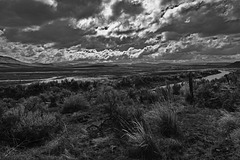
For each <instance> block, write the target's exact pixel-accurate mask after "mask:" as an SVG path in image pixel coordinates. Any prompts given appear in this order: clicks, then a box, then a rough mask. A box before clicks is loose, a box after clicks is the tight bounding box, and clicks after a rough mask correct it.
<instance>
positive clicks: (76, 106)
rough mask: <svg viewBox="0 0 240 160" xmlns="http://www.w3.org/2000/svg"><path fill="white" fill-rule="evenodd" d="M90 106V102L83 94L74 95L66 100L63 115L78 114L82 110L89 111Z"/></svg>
mask: <svg viewBox="0 0 240 160" xmlns="http://www.w3.org/2000/svg"><path fill="white" fill-rule="evenodd" d="M89 106H90V105H89V103H88V101H87V100H86V99H85V98H84V96H83V95H82V94H76V95H72V96H70V97H68V98H66V99H65V101H64V103H63V109H62V113H63V114H66V113H74V112H78V111H81V110H87V109H89Z"/></svg>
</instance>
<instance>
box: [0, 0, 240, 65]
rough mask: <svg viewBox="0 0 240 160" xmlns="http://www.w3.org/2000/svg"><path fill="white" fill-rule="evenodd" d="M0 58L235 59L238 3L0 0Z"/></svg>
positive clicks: (238, 53)
mask: <svg viewBox="0 0 240 160" xmlns="http://www.w3.org/2000/svg"><path fill="white" fill-rule="evenodd" d="M0 55H2V56H9V57H13V58H16V59H18V60H22V61H25V62H34V63H35V62H40V63H53V62H64V61H73V60H79V61H108V62H115V61H122V62H124V61H126V62H127V61H133V62H134V61H157V62H158V61H159V62H162V61H169V62H209V61H215V62H217V61H236V60H240V1H239V0H0Z"/></svg>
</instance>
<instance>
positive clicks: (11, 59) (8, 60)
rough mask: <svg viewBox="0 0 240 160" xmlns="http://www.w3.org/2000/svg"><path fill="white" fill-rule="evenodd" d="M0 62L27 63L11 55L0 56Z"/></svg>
mask: <svg viewBox="0 0 240 160" xmlns="http://www.w3.org/2000/svg"><path fill="white" fill-rule="evenodd" d="M0 63H4V64H9V63H11V64H26V65H27V63H25V62H21V61H19V60H16V59H14V58H12V57H7V56H0Z"/></svg>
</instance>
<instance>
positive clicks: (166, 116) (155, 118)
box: [144, 103, 180, 138]
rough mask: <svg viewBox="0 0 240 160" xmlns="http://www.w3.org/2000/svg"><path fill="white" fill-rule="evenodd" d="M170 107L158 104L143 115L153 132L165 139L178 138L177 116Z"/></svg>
mask: <svg viewBox="0 0 240 160" xmlns="http://www.w3.org/2000/svg"><path fill="white" fill-rule="evenodd" d="M165 105H168V106H165ZM170 107H171V106H170V104H168V103H166V104H164V105H163V104H160V103H158V104H156V105H154V107H153V110H151V111H149V112H148V113H146V114H145V115H144V116H145V120H146V122H147V123H148V124H149V125H150V126H151V128H152V130H153V132H154V133H156V134H159V135H161V136H163V137H167V138H170V137H178V136H180V129H179V125H178V121H177V115H176V113H175V112H174V111H173V110H172V109H171V108H170Z"/></svg>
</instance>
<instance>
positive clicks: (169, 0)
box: [160, 0, 179, 5]
mask: <svg viewBox="0 0 240 160" xmlns="http://www.w3.org/2000/svg"><path fill="white" fill-rule="evenodd" d="M178 1H179V0H161V3H160V4H161V5H167V4H171V3H174V4H177V3H178Z"/></svg>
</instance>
